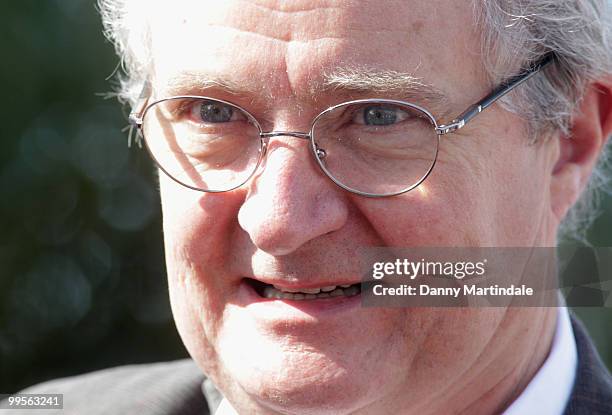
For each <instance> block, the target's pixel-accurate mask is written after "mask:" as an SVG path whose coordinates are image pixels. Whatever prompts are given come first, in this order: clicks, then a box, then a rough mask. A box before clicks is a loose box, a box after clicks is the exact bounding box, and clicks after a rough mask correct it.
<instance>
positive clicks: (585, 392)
mask: <svg viewBox="0 0 612 415" xmlns="http://www.w3.org/2000/svg"><path fill="white" fill-rule="evenodd" d="M572 328H573V330H574V337H575V338H576V349H577V350H578V369H577V371H576V380H575V381H574V388H573V390H572V394H571V396H570V400H569V403H568V405H567V408H566V409H565V414H564V415H610V414H612V376H610V372H609V371H608V369H607V368H606V366H605V365H604V363H603V362H602V361H601V358H600V357H599V354H598V353H597V350H596V349H595V346H594V345H593V343H592V341H591V339H590V338H589V335H588V333H587V331H586V329H585V328H584V325H583V324H582V323H581V322H580V320H578V318H576V317H575V316H574V315H572Z"/></svg>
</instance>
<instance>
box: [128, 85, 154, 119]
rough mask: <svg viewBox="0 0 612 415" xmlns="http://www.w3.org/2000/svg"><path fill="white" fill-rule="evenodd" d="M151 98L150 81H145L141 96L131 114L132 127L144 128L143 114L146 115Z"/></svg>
mask: <svg viewBox="0 0 612 415" xmlns="http://www.w3.org/2000/svg"><path fill="white" fill-rule="evenodd" d="M150 96H151V84H150V83H149V81H145V83H144V85H143V87H142V91H140V96H139V97H138V100H137V101H136V104H135V105H134V106H133V107H132V111H131V112H130V116H129V121H130V124H131V125H132V126H134V127H136V128H140V127H141V126H142V114H143V113H144V111H145V108H147V103H148V102H149V97H150Z"/></svg>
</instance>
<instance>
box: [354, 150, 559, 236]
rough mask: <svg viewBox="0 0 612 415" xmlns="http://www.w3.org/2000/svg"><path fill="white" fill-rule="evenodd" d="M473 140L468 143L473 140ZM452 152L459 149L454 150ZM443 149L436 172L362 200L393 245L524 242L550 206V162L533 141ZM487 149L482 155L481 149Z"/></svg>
mask: <svg viewBox="0 0 612 415" xmlns="http://www.w3.org/2000/svg"><path fill="white" fill-rule="evenodd" d="M468 144H469V143H468ZM451 151H452V150H451ZM462 153H463V154H465V156H464V157H461V155H460V153H459V152H457V153H456V154H455V155H453V159H451V158H450V157H451V156H449V155H448V154H444V153H442V155H441V158H440V160H439V162H438V163H437V164H436V166H435V168H434V170H433V172H432V174H431V175H430V176H429V177H428V178H427V180H426V181H425V182H423V183H422V184H421V185H420V186H419V187H418V188H416V189H415V190H413V191H411V192H408V193H406V194H404V195H402V196H399V197H396V198H394V199H373V200H358V201H357V200H356V202H355V203H356V205H358V206H359V207H360V209H361V211H362V212H363V214H364V215H365V216H366V217H367V219H368V221H369V222H370V223H371V224H372V226H373V228H374V229H376V231H377V233H378V234H379V235H380V237H381V238H382V239H383V241H384V242H385V244H387V245H391V246H525V245H531V244H532V243H533V241H534V238H536V237H537V235H538V232H539V231H541V229H540V227H541V226H542V223H543V215H544V214H545V213H546V209H545V208H546V206H547V205H546V200H545V197H543V195H545V194H547V193H546V166H545V163H544V162H543V160H541V154H539V153H538V151H537V148H532V147H531V146H527V145H526V144H520V145H517V146H512V143H508V146H507V147H506V148H504V149H503V151H502V148H501V147H500V148H496V149H493V150H492V151H490V152H489V153H483V150H482V149H480V150H479V151H478V152H476V151H473V152H471V153H468V152H466V151H465V150H463V151H462ZM476 154H479V155H483V154H486V156H482V157H479V158H476V157H475V156H474V155H476Z"/></svg>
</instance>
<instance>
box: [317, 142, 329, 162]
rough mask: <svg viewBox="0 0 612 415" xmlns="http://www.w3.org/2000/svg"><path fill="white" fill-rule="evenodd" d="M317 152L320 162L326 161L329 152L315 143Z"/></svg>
mask: <svg viewBox="0 0 612 415" xmlns="http://www.w3.org/2000/svg"><path fill="white" fill-rule="evenodd" d="M315 151H316V153H317V157H318V158H319V160H321V161H323V160H324V159H325V156H327V152H326V151H325V149H324V148H321V147H319V144H318V143H315Z"/></svg>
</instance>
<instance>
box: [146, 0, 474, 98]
mask: <svg viewBox="0 0 612 415" xmlns="http://www.w3.org/2000/svg"><path fill="white" fill-rule="evenodd" d="M159 3H162V4H158V5H156V6H154V7H155V9H154V10H153V13H152V14H151V17H150V27H151V44H152V55H153V64H154V84H155V85H157V88H161V89H163V88H167V87H170V86H176V85H180V86H181V87H182V86H184V85H188V84H189V82H184V81H186V80H187V81H188V80H189V78H191V77H193V78H194V84H197V83H204V84H205V82H202V81H203V80H206V79H209V80H212V81H213V82H215V81H216V80H218V79H223V80H225V81H226V82H227V83H231V84H234V85H240V87H241V89H243V90H245V91H247V92H249V93H253V94H259V95H262V96H266V97H268V98H275V99H289V98H292V99H293V98H304V97H306V96H307V95H311V94H310V93H311V92H312V90H313V88H314V87H316V86H317V85H321V84H324V83H325V77H326V75H329V74H333V73H337V71H338V69H339V68H340V72H342V71H343V70H344V68H360V69H366V70H365V71H363V72H364V73H369V74H375V73H378V72H380V73H381V74H385V73H387V74H388V73H393V72H395V73H400V74H402V75H404V76H410V77H413V78H414V79H415V80H418V81H420V82H421V83H422V84H425V85H435V86H436V88H437V89H438V90H440V91H447V92H448V93H449V95H451V96H452V95H453V92H458V91H459V90H464V88H465V85H466V84H467V83H470V82H471V83H475V84H476V86H475V88H478V84H479V83H481V82H480V81H482V79H483V76H482V71H481V70H480V64H479V59H477V58H476V57H475V56H476V55H477V54H476V51H478V50H479V39H478V33H477V31H476V30H475V29H474V24H473V14H472V8H471V7H468V4H470V3H469V2H465V1H448V0H447V1H441V0H423V1H406V0H401V1H380V0H379V1H376V0H372V1H370V0H362V1H359V2H348V1H331V0H330V1H302V0H299V1H295V0H292V1H279V0H276V1H267V0H266V1H264V0H259V1H232V0H226V1H223V2H213V1H196V0H179V1H176V2H173V3H172V6H170V5H169V4H168V2H159ZM177 80H179V81H180V82H177ZM221 83H222V82H219V84H221ZM209 84H210V83H209ZM461 86H463V88H461ZM172 92H176V93H178V92H181V91H178V90H176V91H172ZM182 92H194V91H186V90H185V91H182ZM476 95H478V94H476Z"/></svg>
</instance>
